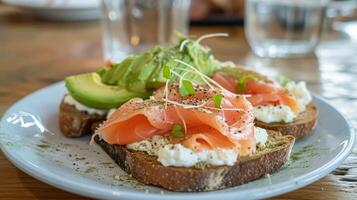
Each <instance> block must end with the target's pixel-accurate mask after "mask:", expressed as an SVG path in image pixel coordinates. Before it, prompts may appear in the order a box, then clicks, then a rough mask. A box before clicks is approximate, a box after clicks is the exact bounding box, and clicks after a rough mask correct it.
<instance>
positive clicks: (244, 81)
mask: <svg viewBox="0 0 357 200" xmlns="http://www.w3.org/2000/svg"><path fill="white" fill-rule="evenodd" d="M249 80H253V81H256V80H258V78H257V77H256V76H254V75H252V74H249V75H247V76H242V77H241V78H240V79H239V82H238V85H237V87H236V90H237V92H239V93H240V92H243V91H244V89H245V87H246V85H247V82H248V81H249Z"/></svg>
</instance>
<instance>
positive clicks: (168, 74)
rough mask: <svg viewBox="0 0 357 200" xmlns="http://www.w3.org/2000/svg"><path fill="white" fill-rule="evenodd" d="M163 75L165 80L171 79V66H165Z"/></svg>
mask: <svg viewBox="0 0 357 200" xmlns="http://www.w3.org/2000/svg"><path fill="white" fill-rule="evenodd" d="M162 73H163V76H164V78H166V79H171V70H170V66H167V65H166V66H164V68H163V69H162Z"/></svg>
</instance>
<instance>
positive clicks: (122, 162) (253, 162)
mask: <svg viewBox="0 0 357 200" xmlns="http://www.w3.org/2000/svg"><path fill="white" fill-rule="evenodd" d="M270 132H272V131H270ZM273 132H274V131H273ZM94 139H95V141H96V143H97V144H99V145H100V146H101V147H102V148H103V149H104V151H106V152H107V153H108V155H109V156H110V157H111V158H112V159H113V160H114V161H115V162H116V163H117V164H118V165H119V166H120V167H121V168H122V169H123V170H124V171H126V172H127V173H129V174H131V175H132V176H133V177H134V178H135V179H137V180H138V181H140V182H142V183H144V184H151V185H156V186H161V187H163V188H165V189H168V190H171V191H180V192H201V191H210V190H217V189H223V188H227V187H233V186H237V185H240V184H243V183H246V182H249V181H252V180H255V179H258V178H260V177H262V176H264V175H265V174H270V173H272V172H274V171H276V170H277V169H279V168H280V167H281V166H283V165H284V163H286V161H287V160H288V159H289V154H290V151H291V149H292V146H293V144H294V141H295V139H294V138H293V137H292V136H285V143H284V144H281V145H279V146H278V147H275V148H274V149H271V150H269V151H267V152H263V153H261V154H257V155H253V156H251V157H249V158H247V157H246V158H239V160H238V161H237V162H236V164H235V165H234V166H219V167H207V168H204V169H194V168H184V167H165V166H163V165H161V163H160V162H158V161H157V160H156V157H154V156H149V155H148V154H146V153H143V152H137V151H131V150H129V149H127V148H126V147H125V146H120V145H111V144H108V143H106V142H105V141H104V140H100V139H99V137H98V136H96V137H95V138H94Z"/></svg>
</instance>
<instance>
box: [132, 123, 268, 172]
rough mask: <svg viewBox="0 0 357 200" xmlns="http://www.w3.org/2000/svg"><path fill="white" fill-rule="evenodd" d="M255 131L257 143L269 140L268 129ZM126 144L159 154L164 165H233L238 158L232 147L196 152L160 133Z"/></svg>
mask: <svg viewBox="0 0 357 200" xmlns="http://www.w3.org/2000/svg"><path fill="white" fill-rule="evenodd" d="M254 131H255V139H256V142H257V144H258V145H263V146H264V145H265V143H266V142H267V141H268V134H267V131H266V130H265V129H262V128H258V127H254ZM126 146H127V148H128V149H131V150H135V151H143V152H146V153H147V154H149V155H153V156H157V157H158V159H157V160H158V161H159V162H160V163H161V164H162V165H164V166H177V167H192V166H194V165H196V164H198V163H201V162H203V163H205V164H208V165H213V166H221V165H229V166H232V165H234V163H235V162H236V161H237V158H238V153H237V152H236V151H234V150H232V149H215V150H204V151H199V152H195V151H192V150H191V149H189V148H186V147H184V146H182V145H181V144H170V143H169V140H168V139H167V138H166V137H164V136H158V135H155V136H154V137H153V138H152V139H149V140H142V141H140V142H136V143H133V144H128V145H126Z"/></svg>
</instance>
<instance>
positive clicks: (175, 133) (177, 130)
mask: <svg viewBox="0 0 357 200" xmlns="http://www.w3.org/2000/svg"><path fill="white" fill-rule="evenodd" d="M171 135H172V137H174V138H178V139H184V138H185V133H184V132H182V126H181V125H180V124H174V125H173V126H172V130H171Z"/></svg>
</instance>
